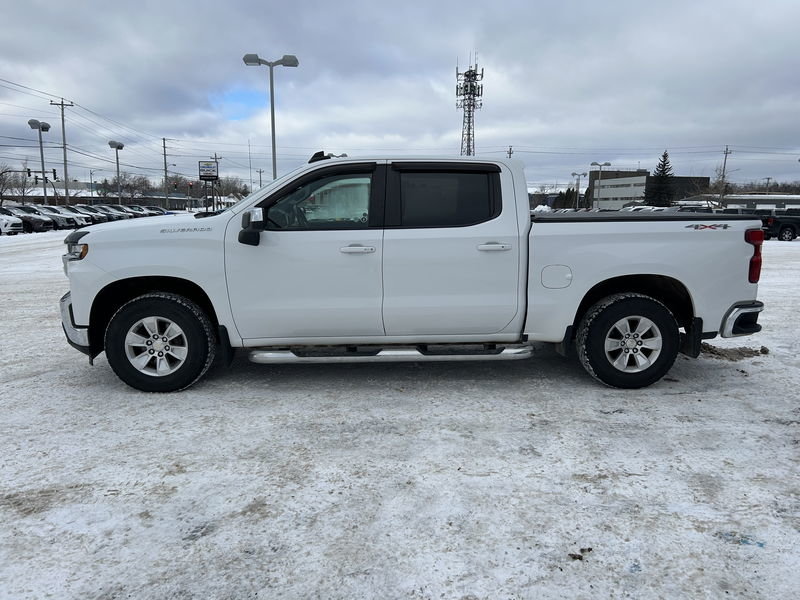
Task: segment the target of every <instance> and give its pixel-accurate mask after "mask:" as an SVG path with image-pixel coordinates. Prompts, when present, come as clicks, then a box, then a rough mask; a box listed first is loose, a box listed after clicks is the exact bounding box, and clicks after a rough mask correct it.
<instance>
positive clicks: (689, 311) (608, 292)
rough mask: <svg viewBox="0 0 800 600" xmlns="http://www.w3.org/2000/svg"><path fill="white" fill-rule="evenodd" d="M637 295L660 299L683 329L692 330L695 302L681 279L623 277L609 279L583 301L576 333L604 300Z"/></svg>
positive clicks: (657, 276) (576, 318) (577, 316)
mask: <svg viewBox="0 0 800 600" xmlns="http://www.w3.org/2000/svg"><path fill="white" fill-rule="evenodd" d="M623 293H633V294H642V295H644V296H649V297H650V298H653V299H654V300H658V301H659V302H661V303H662V304H663V305H664V306H666V307H667V308H668V309H669V311H670V312H671V313H672V314H673V315H674V317H675V320H676V321H677V322H678V326H679V327H685V328H688V327H690V326H691V325H692V319H693V318H694V303H693V302H692V297H691V295H690V294H689V290H687V289H686V286H685V285H683V283H681V282H680V281H678V280H677V279H674V278H672V277H667V276H665V275H623V276H621V277H613V278H611V279H606V280H605V281H602V282H600V283H598V284H596V285H595V286H594V287H593V288H591V289H590V290H589V291H588V292H586V294H585V295H584V297H583V300H581V303H580V305H579V306H578V310H577V311H576V313H575V318H574V320H573V323H572V324H573V330H575V329H577V326H578V324H579V323H580V322H581V320H582V319H583V317H584V315H585V314H586V311H587V310H589V308H591V307H592V306H594V305H595V304H596V303H597V302H599V301H600V300H602V299H603V298H607V297H609V296H613V295H616V294H623Z"/></svg>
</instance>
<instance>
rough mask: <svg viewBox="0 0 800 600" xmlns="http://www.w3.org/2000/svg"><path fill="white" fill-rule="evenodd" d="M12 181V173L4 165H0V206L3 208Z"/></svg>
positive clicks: (9, 168)
mask: <svg viewBox="0 0 800 600" xmlns="http://www.w3.org/2000/svg"><path fill="white" fill-rule="evenodd" d="M13 180H14V173H13V171H12V170H11V167H9V166H8V165H7V164H5V163H0V206H3V200H5V195H6V192H7V191H8V190H9V189H11V186H12V184H13Z"/></svg>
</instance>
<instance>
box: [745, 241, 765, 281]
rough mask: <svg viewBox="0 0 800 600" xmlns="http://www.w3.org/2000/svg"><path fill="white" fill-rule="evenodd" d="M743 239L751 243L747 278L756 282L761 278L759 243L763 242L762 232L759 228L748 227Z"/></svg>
mask: <svg viewBox="0 0 800 600" xmlns="http://www.w3.org/2000/svg"><path fill="white" fill-rule="evenodd" d="M744 241H745V242H747V243H748V244H752V245H753V256H752V257H751V258H750V270H749V272H748V274H747V279H748V281H749V282H750V283H758V280H759V279H760V278H761V245H762V244H763V243H764V232H763V231H762V230H761V229H748V230H747V231H745V232H744Z"/></svg>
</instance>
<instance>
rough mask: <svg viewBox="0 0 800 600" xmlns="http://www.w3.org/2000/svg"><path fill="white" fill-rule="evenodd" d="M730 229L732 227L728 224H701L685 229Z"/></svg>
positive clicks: (688, 226)
mask: <svg viewBox="0 0 800 600" xmlns="http://www.w3.org/2000/svg"><path fill="white" fill-rule="evenodd" d="M729 227H730V225H728V224H727V223H717V224H715V225H700V224H695V225H687V226H686V227H685V229H694V230H699V229H715V230H716V229H728V228H729Z"/></svg>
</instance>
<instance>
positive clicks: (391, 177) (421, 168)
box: [385, 162, 503, 229]
mask: <svg viewBox="0 0 800 600" xmlns="http://www.w3.org/2000/svg"><path fill="white" fill-rule="evenodd" d="M390 167H391V169H389V170H388V172H387V177H386V213H385V216H386V226H385V228H386V229H454V228H457V227H474V226H475V225H481V224H482V223H488V222H489V221H493V220H494V219H496V218H498V217H499V216H500V213H501V212H502V211H503V204H502V192H501V188H500V173H501V169H500V167H499V166H497V165H495V164H492V163H454V162H401V163H392V164H391V165H390ZM401 172H412V173H477V174H485V175H488V176H489V203H490V206H491V208H492V211H491V215H490V216H489V218H488V219H481V220H480V221H475V222H474V223H461V224H458V225H403V224H402V210H403V208H402V206H401V202H400V173H401Z"/></svg>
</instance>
